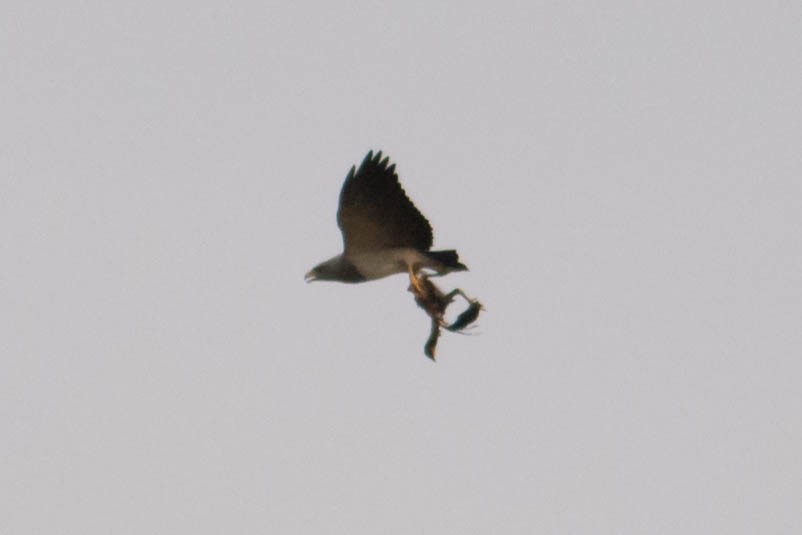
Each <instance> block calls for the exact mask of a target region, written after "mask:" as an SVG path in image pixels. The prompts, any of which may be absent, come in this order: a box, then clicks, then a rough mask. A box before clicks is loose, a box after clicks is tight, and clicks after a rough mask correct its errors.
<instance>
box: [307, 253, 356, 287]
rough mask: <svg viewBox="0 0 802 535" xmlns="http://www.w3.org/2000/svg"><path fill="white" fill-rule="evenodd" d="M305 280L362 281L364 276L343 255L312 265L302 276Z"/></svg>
mask: <svg viewBox="0 0 802 535" xmlns="http://www.w3.org/2000/svg"><path fill="white" fill-rule="evenodd" d="M304 280H305V281H306V282H312V281H338V282H362V281H364V280H365V278H364V277H363V276H362V275H361V274H360V273H359V271H358V270H357V269H356V267H354V265H353V264H352V263H351V262H349V261H348V260H346V259H345V258H344V257H343V255H337V256H335V257H333V258H329V259H328V260H326V261H325V262H321V263H320V264H318V265H316V266H315V267H313V268H312V269H311V270H309V272H308V273H307V274H306V275H305V276H304Z"/></svg>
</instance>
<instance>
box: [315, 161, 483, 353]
mask: <svg viewBox="0 0 802 535" xmlns="http://www.w3.org/2000/svg"><path fill="white" fill-rule="evenodd" d="M388 163H389V158H386V157H385V158H384V159H382V153H381V152H377V153H376V154H375V156H374V154H373V151H371V152H369V153H368V155H367V156H366V157H365V159H364V160H363V161H362V164H361V165H360V166H359V169H357V168H356V167H355V166H354V167H351V170H350V172H349V173H348V176H346V177H345V183H344V184H343V187H342V190H341V191H340V206H339V208H338V210H337V224H338V225H339V227H340V230H341V231H342V235H343V252H342V254H339V255H337V256H334V257H332V258H330V259H329V260H326V261H325V262H322V263H320V264H318V265H317V266H315V267H314V268H312V270H311V271H309V272H308V273H307V274H306V277H305V279H306V281H307V282H311V281H313V280H330V281H339V282H350V283H355V282H365V281H370V280H375V279H380V278H382V277H386V276H388V275H393V274H396V273H407V274H409V279H410V283H411V284H410V287H409V290H410V291H411V292H412V293H413V294H414V296H415V301H416V303H417V304H418V305H419V306H420V307H421V308H423V309H424V310H425V311H426V313H427V314H428V315H429V317H430V318H431V334H430V336H429V340H428V341H427V342H426V345H425V346H424V352H425V353H426V355H427V356H428V357H429V358H431V359H432V360H434V353H435V347H436V345H437V339H438V337H439V336H440V328H441V327H443V328H446V329H448V330H450V331H455V332H456V331H462V330H463V329H464V328H465V327H466V326H468V325H469V324H471V323H473V322H474V321H475V320H476V317H477V316H478V315H479V311H480V310H482V305H481V304H479V302H478V301H476V300H474V299H470V298H468V297H467V296H466V295H465V293H464V292H462V290H459V289H456V290H453V291H451V292H450V293H448V294H445V293H443V292H441V291H440V290H439V289H438V288H437V287H436V286H434V284H433V283H432V282H431V281H430V280H429V278H428V277H429V276H430V275H432V274H436V275H445V274H446V273H450V272H452V271H464V270H467V269H468V268H467V267H465V265H464V264H462V263H460V261H459V256H458V255H457V251H455V250H453V249H450V250H444V251H432V250H430V249H431V247H432V227H431V226H430V225H429V222H428V221H427V220H426V218H425V217H423V215H422V214H421V213H420V212H419V211H418V209H417V208H415V205H414V204H412V201H410V200H409V197H407V195H406V193H405V192H404V190H403V188H402V187H401V184H400V183H399V182H398V175H397V174H396V172H395V164H393V165H388ZM456 295H460V296H462V297H463V298H464V299H466V300H467V301H468V303H469V308H468V309H467V310H466V311H465V312H463V313H462V314H461V315H460V316H459V317H458V318H457V320H456V321H455V322H453V323H451V324H449V323H448V322H446V320H445V319H444V316H445V311H446V308H447V307H448V306H449V304H450V303H451V302H452V301H453V300H454V297H455V296H456Z"/></svg>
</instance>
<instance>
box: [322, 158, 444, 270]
mask: <svg viewBox="0 0 802 535" xmlns="http://www.w3.org/2000/svg"><path fill="white" fill-rule="evenodd" d="M388 161H389V158H384V159H383V160H382V153H381V152H378V153H376V156H374V155H373V151H371V152H369V153H368V155H367V156H366V157H365V160H364V161H363V162H362V165H360V166H359V170H356V169H355V168H354V167H352V168H351V171H350V172H349V173H348V176H347V177H346V178H345V183H344V184H343V189H342V191H340V207H339V209H338V210H337V224H338V225H339V226H340V229H341V230H342V233H343V244H344V246H345V252H346V254H347V253H354V252H365V251H375V250H378V249H385V248H391V247H413V248H415V249H418V250H422V251H428V250H429V248H430V247H431V246H432V227H431V226H430V225H429V222H428V221H427V220H426V218H425V217H423V215H422V214H421V213H420V212H419V211H418V209H417V208H415V205H414V204H412V201H410V200H409V198H408V197H407V194H406V193H405V192H404V189H403V188H402V187H401V184H399V182H398V175H396V173H395V164H393V165H391V166H389V167H388V166H387V163H388Z"/></svg>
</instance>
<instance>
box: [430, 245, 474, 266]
mask: <svg viewBox="0 0 802 535" xmlns="http://www.w3.org/2000/svg"><path fill="white" fill-rule="evenodd" d="M426 255H427V256H428V257H429V258H431V259H433V260H435V261H437V262H439V263H441V264H443V265H444V266H445V267H447V268H448V271H467V270H468V267H467V266H466V265H465V264H462V263H460V261H459V255H458V254H457V251H455V250H453V249H449V250H448V251H429V252H427V253H426Z"/></svg>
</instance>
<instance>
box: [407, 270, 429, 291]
mask: <svg viewBox="0 0 802 535" xmlns="http://www.w3.org/2000/svg"><path fill="white" fill-rule="evenodd" d="M407 271H408V272H409V282H410V284H412V287H413V288H415V292H416V293H417V294H418V295H422V294H424V293H425V290H424V288H423V286H422V285H421V282H420V280H419V279H418V275H417V274H416V273H415V266H414V265H413V264H407Z"/></svg>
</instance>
